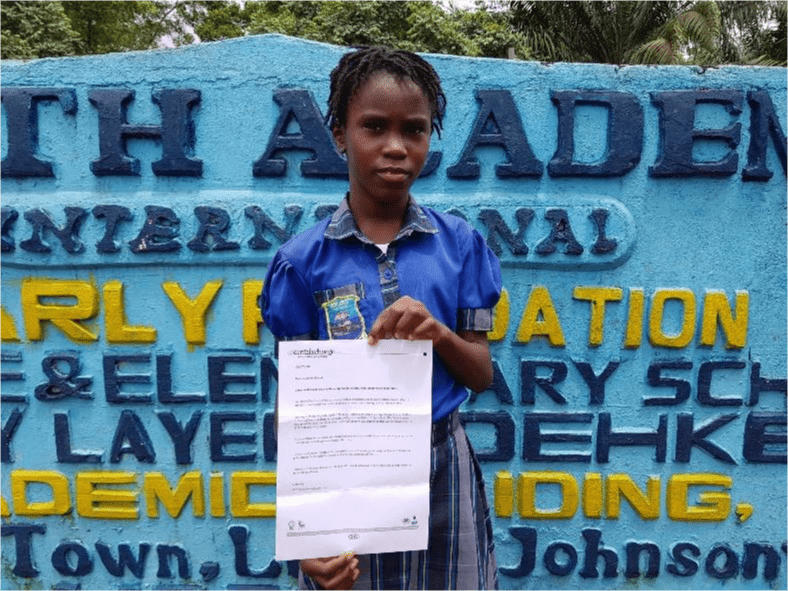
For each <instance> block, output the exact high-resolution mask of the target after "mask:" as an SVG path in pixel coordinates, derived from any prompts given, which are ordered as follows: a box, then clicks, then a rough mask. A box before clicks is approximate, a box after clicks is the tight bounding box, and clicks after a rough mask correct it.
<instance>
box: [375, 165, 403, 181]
mask: <svg viewBox="0 0 788 591" xmlns="http://www.w3.org/2000/svg"><path fill="white" fill-rule="evenodd" d="M377 173H378V175H379V176H380V177H381V178H382V179H384V180H387V181H392V182H398V181H404V180H407V179H408V178H409V177H410V172H408V171H407V170H405V169H404V168H395V167H387V168H381V169H378V171H377Z"/></svg>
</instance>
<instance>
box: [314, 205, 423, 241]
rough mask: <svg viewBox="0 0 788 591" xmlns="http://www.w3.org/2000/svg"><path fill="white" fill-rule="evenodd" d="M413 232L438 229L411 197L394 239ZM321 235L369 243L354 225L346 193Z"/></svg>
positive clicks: (334, 238)
mask: <svg viewBox="0 0 788 591" xmlns="http://www.w3.org/2000/svg"><path fill="white" fill-rule="evenodd" d="M413 232H423V233H425V234H437V233H438V229H437V228H436V227H435V226H434V225H433V224H432V222H431V221H430V220H429V218H428V217H427V215H426V214H425V213H424V210H423V209H422V208H421V206H419V204H418V203H416V200H415V199H413V197H411V198H410V200H409V201H408V209H407V211H406V212H405V223H404V224H402V228H400V230H399V232H398V233H397V236H396V237H395V238H394V240H395V241H396V240H399V239H400V238H404V237H405V236H410V235H411V234H413ZM323 235H324V236H325V237H326V238H331V239H333V240H343V239H345V238H348V237H350V236H355V237H356V238H358V239H359V240H361V241H362V242H367V243H370V244H371V242H370V240H369V239H368V238H367V237H366V236H364V234H363V233H362V232H361V230H359V229H358V225H356V220H355V218H354V217H353V212H352V211H351V210H350V202H349V201H348V195H345V198H344V199H343V200H342V203H340V204H339V207H338V208H337V210H336V211H335V212H334V214H333V215H332V216H331V221H330V222H329V224H328V227H327V228H326V231H325V232H324V234H323Z"/></svg>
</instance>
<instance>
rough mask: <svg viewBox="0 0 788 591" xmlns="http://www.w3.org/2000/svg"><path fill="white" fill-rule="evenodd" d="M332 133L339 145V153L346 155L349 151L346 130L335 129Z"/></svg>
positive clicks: (342, 128)
mask: <svg viewBox="0 0 788 591" xmlns="http://www.w3.org/2000/svg"><path fill="white" fill-rule="evenodd" d="M332 133H333V135H334V143H335V144H336V145H337V148H338V149H339V152H340V153H341V154H344V153H345V151H346V150H347V144H346V143H345V128H344V127H335V128H334V131H333V132H332Z"/></svg>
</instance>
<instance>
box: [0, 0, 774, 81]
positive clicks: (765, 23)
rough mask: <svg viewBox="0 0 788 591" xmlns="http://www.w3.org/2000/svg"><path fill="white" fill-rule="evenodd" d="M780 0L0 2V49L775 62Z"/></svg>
mask: <svg viewBox="0 0 788 591" xmlns="http://www.w3.org/2000/svg"><path fill="white" fill-rule="evenodd" d="M787 5H788V4H787V3H786V2H785V0H758V1H750V0H716V1H712V0H651V1H635V0H593V1H592V0H476V3H475V5H474V6H473V7H468V6H464V7H462V8H460V7H458V6H457V5H456V4H453V3H452V0H444V1H441V2H439V1H438V0H431V1H427V0H414V1H408V2H402V1H381V0H377V1H372V0H359V1H353V2H336V1H324V0H306V1H302V2H293V1H262V2H257V1H241V0H225V1H208V0H153V1H137V0H130V1H93V2H77V1H68V0H67V1H63V2H55V1H49V0H47V1H41V2H13V1H3V2H1V3H0V10H2V15H1V16H2V19H1V20H0V32H1V33H2V38H1V39H0V52H1V54H2V57H3V58H16V59H32V58H37V57H45V56H61V55H83V54H95V53H106V52H112V51H128V50H133V49H150V48H154V47H160V46H162V44H164V43H165V41H166V43H167V44H168V45H185V44H189V43H193V42H194V41H195V40H197V39H200V40H202V41H215V40H219V39H228V38H231V37H242V36H245V35H254V34H260V33H281V34H284V35H290V36H294V37H302V38H306V39H312V40H315V41H322V42H325V43H333V44H338V45H348V46H352V45H389V46H391V47H395V48H400V49H408V50H411V51H420V52H431V53H447V54H454V55H467V56H483V57H499V58H500V57H508V56H509V55H510V53H511V50H512V49H513V50H514V54H515V56H516V57H518V58H520V59H538V60H543V61H573V62H600V63H610V64H628V63H637V64H699V65H703V66H713V65H717V64H723V63H739V64H757V65H783V66H784V65H786V47H787V44H786V21H787V20H788V17H787V15H786V6H787Z"/></svg>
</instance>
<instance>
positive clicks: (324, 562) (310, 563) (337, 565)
mask: <svg viewBox="0 0 788 591" xmlns="http://www.w3.org/2000/svg"><path fill="white" fill-rule="evenodd" d="M350 556H351V555H348V554H340V555H339V556H331V557H327V558H308V559H306V560H302V561H301V570H302V571H304V573H306V574H307V575H309V576H310V577H313V578H317V577H324V578H331V577H333V576H334V575H335V574H336V573H337V572H339V570H341V569H342V568H343V566H344V565H345V563H346V562H347V561H348V560H349V559H350Z"/></svg>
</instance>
